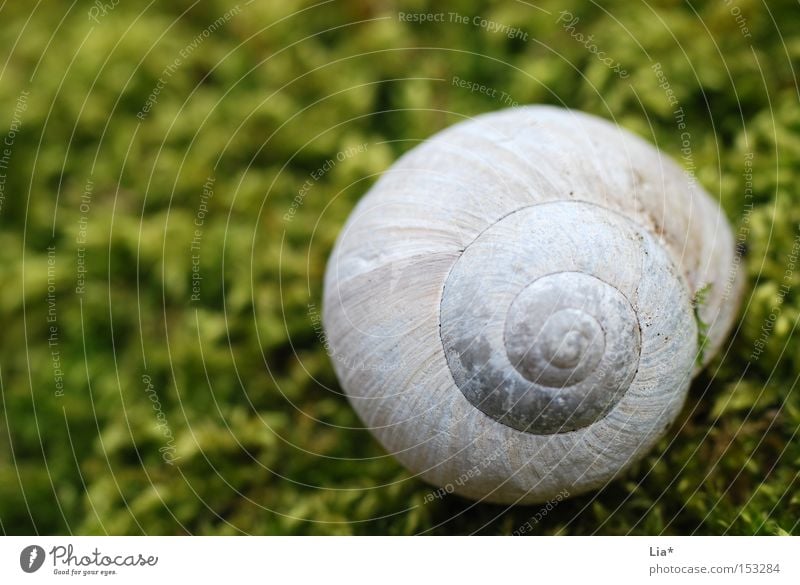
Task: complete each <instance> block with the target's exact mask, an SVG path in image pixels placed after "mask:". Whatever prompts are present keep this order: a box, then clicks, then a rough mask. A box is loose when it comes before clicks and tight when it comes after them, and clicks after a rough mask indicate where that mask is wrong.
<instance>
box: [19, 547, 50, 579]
mask: <svg viewBox="0 0 800 585" xmlns="http://www.w3.org/2000/svg"><path fill="white" fill-rule="evenodd" d="M43 564H44V549H43V548H42V547H41V546H38V545H36V544H32V545H30V546H26V547H25V548H23V549H22V552H21V553H19V566H20V567H21V568H22V570H23V571H25V572H26V573H35V572H36V571H38V570H39V569H40V568H41V567H42V565H43Z"/></svg>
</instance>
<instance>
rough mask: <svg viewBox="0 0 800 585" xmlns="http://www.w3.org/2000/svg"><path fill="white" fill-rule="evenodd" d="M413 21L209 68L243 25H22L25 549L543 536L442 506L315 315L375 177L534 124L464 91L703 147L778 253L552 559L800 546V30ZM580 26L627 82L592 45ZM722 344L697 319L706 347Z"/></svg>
mask: <svg viewBox="0 0 800 585" xmlns="http://www.w3.org/2000/svg"><path fill="white" fill-rule="evenodd" d="M395 4H396V3H385V2H362V1H360V0H346V1H337V2H335V3H330V4H325V5H323V6H320V7H317V8H314V9H310V10H306V11H304V12H298V11H302V10H303V9H305V8H308V7H309V6H310V5H311V3H309V2H305V1H301V0H285V1H281V2H254V3H252V4H249V5H247V6H244V5H243V4H240V8H241V14H235V15H233V16H232V18H231V19H230V21H228V22H226V23H225V24H224V25H223V26H220V27H218V28H217V30H215V31H214V32H213V33H211V34H209V36H208V37H207V38H205V37H203V41H202V42H200V43H199V44H198V45H197V48H196V49H195V50H194V51H192V52H191V54H189V55H187V56H186V57H185V58H184V57H181V53H180V52H181V50H184V49H185V48H186V47H187V46H189V45H190V44H191V43H192V42H193V40H194V39H195V38H196V37H197V36H198V35H201V34H202V31H203V30H204V29H206V28H208V27H209V26H210V25H211V24H212V23H213V22H214V21H215V20H217V19H218V18H219V17H220V16H221V15H222V14H224V13H225V12H226V11H228V10H229V9H230V8H231V7H232V4H229V3H227V2H224V1H220V0H217V1H209V2H202V3H192V2H188V1H185V0H179V1H177V2H170V3H160V4H159V5H158V6H157V7H154V8H152V9H149V10H147V11H145V12H143V13H142V14H139V12H138V10H139V8H138V7H135V5H134V4H133V3H119V4H118V5H117V7H116V8H114V10H112V11H109V13H108V14H107V15H104V16H102V18H100V19H99V22H92V21H91V20H89V18H88V17H87V16H88V15H87V11H88V10H89V9H90V8H91V7H92V6H94V5H93V4H91V3H84V5H81V6H75V7H73V8H72V9H71V10H69V11H68V7H67V5H66V4H65V5H64V6H63V7H59V6H58V5H57V6H56V7H52V6H49V7H47V8H46V9H44V8H41V7H34V6H33V5H32V4H30V3H26V2H7V3H5V4H4V5H3V8H2V15H3V26H2V27H0V46H2V47H3V49H4V51H3V54H4V55H6V56H7V57H8V62H7V65H6V66H5V67H4V69H3V70H2V74H1V75H2V83H0V122H1V123H2V124H1V125H0V136H4V135H5V133H6V130H5V129H4V128H7V127H8V126H10V124H11V123H12V119H13V118H14V115H15V108H17V107H18V101H19V99H20V97H21V95H23V94H22V92H23V91H26V92H28V93H27V94H25V96H26V98H25V99H26V104H25V109H24V111H23V112H21V116H19V117H20V118H21V125H20V127H19V129H18V132H17V134H16V136H15V139H14V143H13V147H12V149H11V150H12V154H11V159H10V162H9V164H8V169H5V174H6V177H5V183H4V184H3V185H4V190H3V194H4V196H5V198H4V199H3V201H2V207H0V282H2V286H0V319H2V323H3V328H4V330H3V335H2V336H0V387H1V388H2V403H1V404H2V411H3V416H0V437H8V439H9V440H8V442H6V441H5V440H0V531H3V532H6V533H14V534H18V533H31V532H39V533H67V532H73V533H98V534H99V533H105V532H112V533H123V534H141V533H158V534H161V533H163V534H183V533H186V532H192V533H200V534H238V533H243V532H244V533H259V534H375V533H388V534H412V533H425V534H467V533H481V534H509V533H512V532H513V531H514V530H516V529H518V528H519V527H520V526H521V525H523V524H524V523H525V522H527V521H528V520H529V519H530V518H531V517H533V516H535V514H536V513H537V511H538V509H537V507H535V506H534V507H517V508H506V507H501V506H492V505H487V504H475V503H473V502H467V501H465V500H461V499H459V498H457V497H454V496H445V497H443V498H441V499H440V498H435V499H433V501H431V498H430V497H427V498H426V496H428V495H429V494H430V493H431V489H432V488H431V487H430V486H427V485H425V484H424V483H422V482H420V481H419V480H417V479H416V478H414V477H412V476H411V475H410V474H409V473H408V472H406V471H405V470H404V469H402V468H401V467H400V465H399V464H398V463H397V462H396V461H395V460H394V459H393V458H391V457H389V456H388V455H386V454H385V453H384V452H383V451H382V450H381V448H380V446H379V445H378V444H377V442H376V441H375V440H374V439H373V438H372V437H371V435H370V434H369V433H368V432H367V431H365V430H363V429H362V428H361V424H360V422H359V420H358V418H357V417H356V415H355V414H354V412H353V410H352V409H351V407H350V405H349V404H348V402H347V401H346V400H345V399H344V398H343V396H342V394H341V390H340V388H339V387H338V384H337V381H336V379H335V376H334V374H333V370H332V367H331V360H330V358H329V356H328V355H327V354H326V351H325V347H324V337H322V336H321V333H320V330H319V329H318V327H315V323H317V322H318V317H315V316H314V315H315V314H314V310H315V309H313V308H310V307H320V306H321V300H320V296H321V289H322V275H323V273H324V267H325V260H326V258H327V255H328V254H329V252H330V250H331V247H332V246H333V242H334V241H335V238H336V236H337V234H338V233H339V230H340V228H341V226H342V224H343V223H344V221H345V219H346V217H347V216H348V214H349V213H350V211H351V210H352V209H353V207H354V205H355V204H356V202H357V201H358V200H359V198H360V197H361V196H362V195H363V193H364V192H365V191H366V190H367V189H368V188H369V186H370V185H371V184H372V183H373V182H374V181H375V179H376V177H377V176H378V175H379V174H380V173H381V172H382V171H384V170H385V169H386V168H387V167H388V166H389V165H390V164H391V163H392V161H393V160H395V159H396V158H397V157H398V156H400V155H401V154H402V153H403V152H405V151H406V150H408V149H409V148H411V147H412V146H413V145H415V144H416V143H418V141H420V140H423V139H425V138H426V137H428V136H430V135H431V134H433V133H435V132H436V131H438V130H440V129H442V128H445V127H446V126H448V125H450V124H452V123H454V122H456V121H458V120H461V119H463V117H464V116H470V115H475V114H478V113H481V112H486V111H491V110H496V109H500V108H502V107H504V106H505V104H506V102H505V101H503V100H502V99H499V98H498V97H494V98H492V97H490V96H487V95H485V94H480V93H471V92H469V91H466V90H464V89H462V88H459V87H457V86H455V85H453V83H452V78H453V76H458V77H460V78H462V79H467V80H470V81H474V82H476V83H479V84H485V85H487V86H489V87H492V88H495V89H497V95H498V96H499V95H500V94H501V93H502V92H505V93H506V94H507V95H508V96H509V97H510V99H511V100H513V101H515V102H518V103H520V104H524V103H550V104H559V105H562V106H568V107H572V108H578V109H581V110H585V111H588V112H592V113H595V114H597V115H600V116H603V117H606V118H610V119H614V120H616V121H617V122H618V123H620V124H621V125H623V126H625V127H627V128H629V129H631V130H633V131H634V132H637V133H639V134H640V135H642V136H643V137H645V138H646V139H647V140H648V141H650V142H653V143H655V144H657V145H658V146H659V147H660V148H662V149H663V150H664V151H666V152H668V153H670V154H672V155H673V156H675V157H676V158H678V159H679V160H681V157H682V155H683V154H684V153H682V152H681V149H682V148H684V142H685V140H686V138H687V137H686V136H685V135H684V132H688V134H689V140H690V146H691V152H690V157H689V159H683V163H684V164H685V165H687V167H690V168H693V170H694V173H695V175H696V177H697V179H698V180H699V181H700V183H702V185H703V186H704V187H705V188H706V189H707V190H708V191H709V192H710V193H711V194H712V196H713V197H714V198H715V199H717V200H718V201H719V203H720V205H721V206H722V208H723V209H724V210H725V212H726V214H727V215H728V217H729V218H730V220H731V221H732V223H733V224H734V230H735V232H736V233H737V238H739V237H741V243H744V244H746V249H747V253H746V254H745V255H744V256H743V258H742V267H743V270H744V271H745V273H746V277H747V281H748V282H747V287H746V290H747V293H746V297H745V299H744V302H743V304H742V312H743V314H742V317H741V321H740V325H739V326H738V327H737V329H736V331H735V333H734V335H733V336H732V339H731V341H730V343H729V344H726V345H725V346H724V347H723V348H722V351H721V353H720V355H719V356H718V357H717V358H715V360H714V361H713V366H711V367H710V368H708V369H707V370H706V371H705V372H704V373H702V374H701V375H700V376H699V378H698V379H697V380H695V382H694V383H693V385H692V388H691V390H690V394H689V399H688V402H687V405H686V408H685V409H684V411H683V412H682V414H681V417H680V419H679V420H678V421H677V423H676V424H675V426H674V427H673V428H672V429H670V431H669V434H668V436H667V437H665V438H664V439H663V440H662V441H661V442H660V443H659V445H658V446H657V448H656V449H654V450H653V452H652V453H651V454H650V455H648V456H647V457H646V458H645V459H644V460H643V461H641V462H640V463H638V464H637V465H636V466H635V467H634V468H633V469H632V470H630V472H628V473H626V474H625V475H624V476H622V477H621V478H620V479H619V480H618V481H615V482H614V483H612V484H610V485H609V486H607V487H606V488H605V489H603V490H602V491H600V492H598V493H593V494H588V495H584V496H580V497H577V498H573V499H569V500H566V501H563V502H559V503H558V505H557V506H555V508H554V509H553V510H552V511H550V512H548V514H547V515H546V516H545V517H544V518H542V519H541V520H540V521H538V522H537V523H535V524H534V526H533V529H532V530H531V533H534V534H594V533H604V534H628V533H633V534H650V533H666V534H681V533H697V534H721V533H728V534H786V533H790V534H797V533H800V527H798V521H797V519H798V518H799V517H800V500H799V499H798V496H797V494H798V493H800V490H799V489H798V487H799V486H800V481H799V479H798V472H797V469H798V462H800V442H798V441H797V430H798V427H800V402H798V391H797V386H796V384H797V375H798V372H800V342H799V341H798V335H797V331H796V329H797V324H798V319H800V294H798V291H799V290H800V289H798V287H800V274H798V271H797V269H796V266H795V264H796V260H797V254H796V250H795V249H796V246H797V242H798V241H799V240H798V233H800V230H798V226H800V205H798V200H799V199H800V192H798V185H800V108H798V105H797V104H798V89H797V80H796V69H797V67H796V66H794V68H793V63H796V62H797V60H798V58H800V19H799V18H797V4H796V3H795V2H792V1H790V0H779V1H776V2H770V7H769V12H767V10H766V8H765V7H764V5H763V3H761V2H758V1H756V0H739V1H738V2H737V3H736V4H737V6H738V7H739V9H740V10H741V14H742V15H743V16H744V18H745V19H746V24H747V27H748V34H749V36H743V34H742V31H741V30H740V28H739V23H737V22H736V19H735V18H734V17H733V15H732V14H731V12H730V10H729V8H728V7H727V6H726V5H725V3H723V2H708V3H691V4H689V3H681V2H675V1H673V0H658V1H656V2H648V3H644V2H628V1H624V0H610V1H608V2H604V3H603V7H602V8H600V7H599V6H598V5H593V4H587V3H580V2H573V1H570V0H566V1H559V2H556V1H553V0H551V1H545V2H537V3H536V4H537V6H538V8H539V9H536V8H533V7H531V6H529V5H527V4H526V3H510V2H500V1H497V2H495V1H483V0H470V1H468V2H459V3H457V4H456V3H455V2H451V3H445V5H442V3H434V2H432V1H427V0H409V1H407V2H403V3H399V4H402V9H401V10H403V11H406V12H415V11H435V12H439V11H443V12H450V11H453V12H456V11H457V12H459V13H461V14H465V15H468V16H473V15H481V16H483V17H484V18H487V19H493V20H495V21H497V22H502V23H506V24H508V25H510V26H515V27H519V28H520V29H521V30H523V31H524V32H526V33H527V34H528V39H527V40H520V39H509V38H507V37H506V36H504V35H502V34H498V33H493V32H490V31H488V30H486V29H484V28H480V27H475V26H472V25H463V24H455V23H449V22H446V23H424V24H414V23H408V22H401V21H400V20H399V19H398V18H397V13H396V11H395V9H394V8H393V7H394V6H395ZM187 9H188V11H187ZM398 10H400V9H399V8H398ZM563 10H566V11H569V12H572V13H573V15H574V16H575V17H578V18H579V22H578V24H576V26H575V30H576V31H577V32H580V33H581V34H583V35H584V36H585V37H588V36H589V35H593V42H594V43H595V44H596V45H597V47H598V48H599V50H602V51H604V52H605V53H606V54H607V55H608V56H610V57H611V58H612V59H613V60H614V61H615V62H618V63H620V64H621V66H622V67H623V68H624V69H625V71H626V72H627V73H628V74H629V75H628V77H627V78H624V79H622V78H620V77H619V75H618V74H617V73H616V72H614V71H613V70H612V69H610V68H608V67H606V66H604V65H603V63H601V62H600V61H599V60H598V58H597V57H596V56H595V55H594V54H592V53H591V52H589V51H588V50H587V48H586V47H585V46H584V45H582V44H581V43H580V42H577V41H576V39H574V38H573V37H572V36H570V34H568V32H567V31H565V29H564V27H563V23H559V22H557V20H558V18H559V13H560V12H561V11H563ZM185 11H186V12H185ZM184 12H185V14H184ZM548 13H549V14H548ZM178 57H180V58H181V61H180V65H179V66H178V67H177V69H175V70H174V71H173V72H170V73H169V74H167V73H165V71H167V68H168V67H169V66H170V64H172V63H174V62H175V59H176V58H178ZM4 62H5V61H4ZM656 63H659V64H660V65H661V68H662V71H663V72H664V74H665V75H666V79H667V80H668V82H669V84H670V88H671V89H672V90H673V91H674V95H675V97H676V98H677V99H678V100H679V104H678V105H679V106H680V107H681V108H683V113H684V115H685V120H684V123H685V124H686V127H685V128H684V129H681V128H680V127H679V126H678V121H677V119H676V115H675V110H676V105H675V104H671V103H670V101H669V98H668V96H667V94H666V93H665V90H664V88H663V87H660V86H659V84H660V81H659V80H658V78H657V77H656V75H655V73H654V70H653V66H654V64H656ZM159 78H161V79H162V85H163V87H161V89H160V91H159V94H158V95H157V96H156V101H155V103H153V104H152V107H151V108H150V109H149V111H148V112H147V113H146V115H144V116H143V118H144V119H143V120H142V119H140V118H138V117H137V113H139V112H142V110H143V108H145V106H146V104H147V103H148V99H149V96H150V95H151V93H152V92H153V91H154V89H155V88H156V87H157V86H158V85H159ZM359 144H367V148H366V150H365V151H364V152H361V153H359V154H357V155H355V156H352V157H350V158H348V159H347V160H345V161H341V162H337V164H336V165H334V166H333V168H331V169H330V170H328V171H327V172H325V173H323V175H322V176H321V177H320V178H319V179H316V180H310V178H311V177H312V173H314V172H315V171H316V170H317V169H320V168H321V167H323V166H324V165H325V162H326V161H327V160H329V159H331V158H334V157H335V155H336V153H337V152H340V151H344V150H347V149H349V148H352V147H354V146H357V145H359ZM209 177H213V179H214V181H213V183H214V185H213V196H212V197H211V198H210V199H208V201H207V202H206V203H205V205H206V209H205V211H204V212H205V216H204V218H203V224H202V227H201V229H202V234H201V237H200V243H199V247H200V249H199V253H198V258H197V262H198V263H197V264H193V260H194V259H193V257H192V256H193V253H194V251H193V250H192V249H191V242H192V239H193V237H194V235H195V229H197V228H198V226H197V225H196V224H195V220H196V219H197V217H198V211H199V210H200V204H201V195H202V193H203V185H204V183H206V182H207V181H208V179H209ZM89 179H91V184H89ZM309 180H310V183H309V187H308V189H306V190H305V192H304V195H303V196H302V197H300V198H299V201H300V202H299V203H297V198H298V196H299V194H300V192H301V191H303V185H304V184H305V183H306V181H309ZM87 190H88V191H89V193H88V195H87V193H86V192H87ZM86 197H88V207H85V208H82V207H81V204H82V203H87V201H86V199H85V198H86ZM291 210H293V214H292V215H291V216H290V218H289V219H286V216H287V214H290V213H292V212H291ZM83 225H85V242H84V241H83V238H82V237H81V230H82V229H83V228H82V226H83ZM79 238H81V241H80V242H79V241H78V239H79ZM50 245H54V246H55V249H56V263H55V266H54V268H53V273H52V277H54V278H55V287H56V292H55V294H56V299H57V300H56V322H55V326H56V327H57V335H56V337H57V339H56V344H55V345H49V344H48V341H49V338H50V335H51V331H50V329H49V327H50V325H52V323H50V322H48V320H47V317H48V303H47V295H48V276H49V275H48V256H47V246H50ZM79 255H82V256H80V258H81V259H82V260H83V261H84V266H85V268H86V273H85V290H84V291H83V292H81V293H80V294H79V293H76V292H75V288H76V286H77V285H78V283H79V280H78V277H79V273H78V267H79ZM193 266H198V270H199V273H200V274H201V275H202V280H201V281H200V282H201V285H200V295H199V300H194V301H193V300H192V299H191V295H192V294H193V286H194V285H195V284H196V282H197V281H193V279H192V275H193ZM701 297H702V295H700V298H698V299H696V301H697V305H698V306H699V305H700V304H701V301H702V298H701ZM706 326H707V324H706V323H703V321H702V320H701V319H699V318H698V331H699V339H698V343H699V347H700V348H703V347H704V345H705V340H704V334H705V330H706ZM53 350H57V351H58V352H59V353H58V360H59V361H58V366H59V370H60V371H61V377H62V382H63V384H64V391H63V396H57V395H56V391H57V388H56V387H55V380H54V370H53V366H54V362H53V353H52V352H53ZM145 375H147V376H149V380H150V381H151V383H152V385H153V388H154V391H155V393H156V396H157V399H158V405H159V409H158V410H157V409H155V408H154V402H153V401H152V400H151V398H150V396H149V395H148V393H147V392H146V391H145V386H146V385H145V383H144V381H143V376H145ZM159 413H160V414H159ZM160 417H161V418H160ZM163 419H165V420H166V424H167V425H168V428H169V432H170V434H171V437H172V442H170V441H169V440H168V438H167V436H166V435H165V432H164V428H165V427H164V424H162V422H163ZM165 448H166V449H168V451H159V450H160V449H161V450H163V449H165ZM165 452H166V453H170V457H164V456H163V453H165ZM173 456H174V458H176V459H175V461H174V462H173V463H172V464H170V463H169V462H168V459H171V458H173Z"/></svg>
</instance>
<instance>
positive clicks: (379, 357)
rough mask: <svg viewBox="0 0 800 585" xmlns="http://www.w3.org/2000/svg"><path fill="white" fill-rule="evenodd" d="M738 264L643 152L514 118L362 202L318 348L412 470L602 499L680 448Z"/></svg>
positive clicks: (348, 230)
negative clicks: (650, 459)
mask: <svg viewBox="0 0 800 585" xmlns="http://www.w3.org/2000/svg"><path fill="white" fill-rule="evenodd" d="M734 252H735V251H734V244H733V237H732V234H731V231H730V228H729V226H728V223H727V222H726V220H725V218H724V217H723V215H722V214H721V213H720V211H719V210H718V208H717V205H716V204H715V203H714V202H713V201H712V199H711V198H710V197H709V196H708V195H707V194H706V193H705V192H704V191H703V190H702V189H701V188H700V187H699V186H698V185H697V184H696V183H695V182H694V181H693V180H691V178H690V177H687V175H686V174H685V173H684V172H683V171H682V170H681V169H680V168H679V167H678V166H677V165H676V164H675V163H674V162H672V161H671V160H668V159H667V158H666V157H664V156H662V155H660V154H659V152H658V151H657V150H656V149H655V148H653V147H652V146H650V145H649V144H647V143H646V142H644V141H643V140H641V139H639V138H637V137H636V136H634V135H632V134H630V133H628V132H626V131H624V130H621V129H620V128H618V127H617V126H615V125H613V124H611V123H609V122H607V121H604V120H602V119H600V118H596V117H593V116H589V115H587V114H583V113H579V112H575V111H571V110H562V109H558V108H552V107H544V106H532V107H524V108H515V109H512V110H505V111H501V112H496V113H491V114H486V115H482V116H479V117H477V118H474V119H471V120H468V121H465V122H462V123H460V124H457V125H455V126H453V127H451V128H448V129H446V130H444V131H442V132H440V133H439V134H437V135H436V136H434V137H433V138H432V139H430V140H428V141H426V142H425V143H423V144H421V145H419V146H417V147H416V148H414V149H413V150H411V151H410V152H409V153H407V154H406V155H405V156H403V157H402V158H401V159H400V160H399V161H398V162H397V163H395V164H394V165H393V166H392V167H391V168H390V169H389V170H388V171H387V172H386V173H385V174H384V175H383V176H382V177H381V179H380V180H379V181H378V182H377V184H376V185H375V186H374V187H373V188H372V190H371V191H370V192H369V194H368V195H367V196H365V197H364V198H363V199H362V200H361V201H360V202H359V204H358V206H357V207H356V209H355V210H354V211H353V213H352V215H351V216H350V218H349V220H348V222H347V224H346V226H345V227H344V229H343V230H342V233H341V235H340V236H339V239H338V241H337V244H336V246H335V249H334V252H333V254H332V256H331V259H330V261H329V264H328V269H327V273H326V278H325V295H324V315H323V319H324V326H325V330H326V335H327V339H328V343H329V344H330V352H331V355H332V358H333V364H334V367H335V370H336V373H337V376H338V378H339V380H340V382H341V384H342V386H343V388H344V390H345V391H346V393H347V395H348V397H349V399H350V401H351V402H352V404H353V406H354V408H355V409H356V410H357V412H358V413H359V415H360V416H361V418H362V420H363V421H364V423H365V424H366V425H367V427H368V428H369V429H370V430H371V431H372V432H373V433H374V434H375V436H376V437H377V438H378V440H379V441H380V442H381V443H382V445H383V446H384V447H385V448H386V450H387V451H389V452H390V453H392V454H393V455H394V456H396V457H397V458H398V459H399V460H400V461H401V462H402V463H403V464H404V465H405V466H406V467H407V468H408V469H410V470H411V471H412V472H414V473H416V474H419V475H420V476H421V477H422V478H423V479H425V480H427V481H428V482H430V483H432V484H434V485H437V486H442V487H445V488H446V489H447V491H448V492H449V491H455V492H456V493H459V494H461V495H463V496H466V497H471V498H475V499H482V500H486V501H490V502H502V503H533V502H542V501H547V500H548V499H551V498H553V497H554V496H556V495H557V494H559V493H561V494H564V493H567V494H569V495H576V494H579V493H581V492H585V491H587V490H590V489H595V488H598V487H601V486H603V485H605V484H606V483H607V482H608V481H610V480H611V479H613V478H614V477H615V476H617V475H619V474H620V472H622V471H623V470H624V469H625V468H626V467H628V466H629V465H631V464H632V463H633V462H635V461H636V460H637V459H639V458H641V457H642V456H643V455H644V454H645V453H646V452H647V451H648V450H649V449H650V448H651V447H652V446H653V444H654V443H655V442H656V441H657V440H658V439H659V437H661V436H662V435H663V433H664V432H665V431H666V430H667V429H668V428H669V426H670V424H671V423H672V422H673V420H674V419H675V417H676V416H677V415H678V413H679V411H680V409H681V407H682V405H683V402H684V399H685V396H686V392H687V389H688V387H689V383H690V381H691V378H692V376H693V374H694V373H696V372H697V371H698V370H699V367H700V365H701V364H700V363H699V362H700V361H701V360H699V359H698V355H699V347H698V345H699V344H698V327H699V325H698V322H699V321H700V322H702V323H703V324H706V325H707V330H706V331H704V332H703V333H704V337H705V340H706V343H705V351H704V352H703V356H704V358H705V359H706V360H707V359H708V358H709V357H710V356H711V355H712V354H713V352H714V351H715V350H716V349H717V348H718V347H719V346H720V345H721V343H722V341H723V340H724V337H725V335H726V333H727V331H728V329H729V327H730V326H731V324H732V319H733V317H734V311H735V307H736V300H737V299H738V295H739V288H740V279H738V278H737V276H736V270H735V266H736V262H735V254H734ZM701 289H702V290H703V292H704V295H705V299H704V302H703V303H702V304H700V305H699V306H696V305H695V304H694V303H693V300H694V298H695V295H696V294H697V293H698V291H700V290H701ZM696 311H697V313H696Z"/></svg>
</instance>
